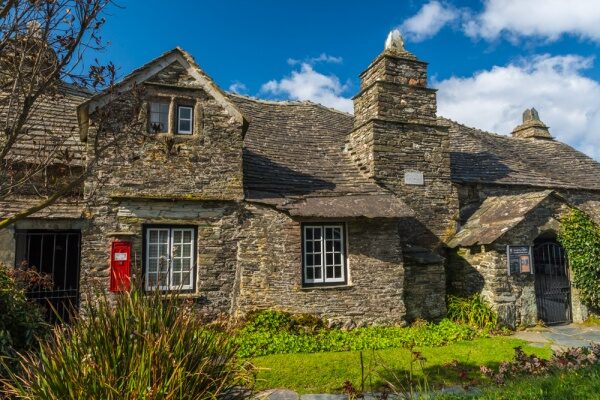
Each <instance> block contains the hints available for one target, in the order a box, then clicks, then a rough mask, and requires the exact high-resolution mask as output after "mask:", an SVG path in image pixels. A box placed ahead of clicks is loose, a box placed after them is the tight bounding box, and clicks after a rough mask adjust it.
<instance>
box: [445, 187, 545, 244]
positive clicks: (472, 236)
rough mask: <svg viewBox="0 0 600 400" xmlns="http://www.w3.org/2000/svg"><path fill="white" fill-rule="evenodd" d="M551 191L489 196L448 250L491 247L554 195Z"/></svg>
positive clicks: (453, 239)
mask: <svg viewBox="0 0 600 400" xmlns="http://www.w3.org/2000/svg"><path fill="white" fill-rule="evenodd" d="M553 193H554V192H553V191H552V190H544V191H540V192H532V193H525V194H518V195H508V196H492V197H488V198H487V199H485V200H484V202H483V203H482V204H481V206H480V207H479V208H478V209H477V211H475V213H474V214H473V215H472V216H471V218H469V219H468V221H467V222H466V224H465V225H464V226H463V227H462V229H461V230H460V232H458V233H457V234H456V235H455V236H454V237H453V238H452V240H450V242H449V243H448V246H449V247H458V246H464V247H468V246H474V245H483V244H490V243H493V242H495V241H496V240H498V239H499V238H500V237H501V236H502V235H504V234H505V233H506V232H508V231H509V230H511V229H512V228H514V227H515V226H517V224H518V223H520V222H521V221H523V219H524V218H525V216H526V215H527V214H528V213H529V212H530V211H531V210H533V209H534V208H536V207H537V206H538V205H539V204H540V203H541V202H543V201H544V200H545V199H547V198H548V197H549V196H551V195H553Z"/></svg>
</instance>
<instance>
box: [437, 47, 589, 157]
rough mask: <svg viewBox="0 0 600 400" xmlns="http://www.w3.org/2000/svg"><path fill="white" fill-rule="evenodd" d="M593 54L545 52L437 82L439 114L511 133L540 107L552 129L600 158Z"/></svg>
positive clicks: (544, 119)
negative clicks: (589, 72) (587, 71)
mask: <svg viewBox="0 0 600 400" xmlns="http://www.w3.org/2000/svg"><path fill="white" fill-rule="evenodd" d="M592 64H593V59H592V58H586V57H581V56H577V55H566V56H550V55H541V56H535V57H532V58H529V59H522V60H520V61H518V62H515V63H511V64H509V65H506V66H495V67H493V68H491V69H490V70H484V71H479V72H477V73H475V74H474V75H473V76H471V77H452V78H449V79H446V80H442V81H438V82H434V86H436V87H437V88H438V89H439V91H438V114H439V115H442V116H445V117H449V118H451V119H454V120H457V121H459V122H461V123H464V124H466V125H470V126H474V127H477V128H481V129H484V130H489V131H493V132H498V133H503V134H510V132H511V131H512V129H513V128H514V127H515V126H517V125H518V124H519V123H520V122H521V115H522V112H523V110H525V109H526V108H530V107H535V108H536V109H537V110H538V111H539V113H540V118H541V119H542V121H544V122H545V123H546V125H548V126H549V127H550V133H551V134H552V135H553V136H554V137H556V138H557V139H558V140H560V141H563V142H566V143H568V144H570V145H572V146H574V147H576V148H578V149H579V150H581V151H583V152H585V153H586V154H588V155H590V156H592V157H594V158H595V159H597V160H600V146H598V143H599V142H600V109H599V105H600V83H599V82H597V81H595V80H593V79H590V78H588V77H585V76H584V75H582V71H583V70H585V69H587V68H591V67H592Z"/></svg>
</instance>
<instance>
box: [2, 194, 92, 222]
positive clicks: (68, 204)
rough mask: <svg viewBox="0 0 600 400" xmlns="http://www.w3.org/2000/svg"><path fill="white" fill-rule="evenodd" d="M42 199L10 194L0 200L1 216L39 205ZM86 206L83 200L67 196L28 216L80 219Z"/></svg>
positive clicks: (7, 215) (11, 214) (5, 216)
mask: <svg viewBox="0 0 600 400" xmlns="http://www.w3.org/2000/svg"><path fill="white" fill-rule="evenodd" d="M42 200H43V199H41V198H39V197H33V196H28V197H24V196H19V197H16V196H15V197H10V196H9V197H8V198H5V199H3V200H0V218H7V217H10V216H13V215H15V214H17V213H18V212H21V211H24V210H27V209H28V208H30V207H34V206H37V205H38V204H39V203H40V202H41V201H42ZM84 207H85V204H84V202H83V201H82V200H80V199H74V198H67V197H65V198H62V199H60V200H58V201H57V202H56V203H54V204H52V205H50V206H48V207H46V208H44V209H42V210H40V211H38V212H36V213H34V214H32V215H31V216H29V217H28V218H56V219H78V218H81V217H82V215H83V211H84Z"/></svg>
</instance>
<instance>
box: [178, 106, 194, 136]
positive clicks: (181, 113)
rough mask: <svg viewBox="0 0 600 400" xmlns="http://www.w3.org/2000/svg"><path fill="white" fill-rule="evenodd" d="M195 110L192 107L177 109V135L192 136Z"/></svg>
mask: <svg viewBox="0 0 600 400" xmlns="http://www.w3.org/2000/svg"><path fill="white" fill-rule="evenodd" d="M192 110H193V108H192V107H190V106H179V107H177V133H180V134H183V135H191V134H192V119H193V118H192V117H193V111H192Z"/></svg>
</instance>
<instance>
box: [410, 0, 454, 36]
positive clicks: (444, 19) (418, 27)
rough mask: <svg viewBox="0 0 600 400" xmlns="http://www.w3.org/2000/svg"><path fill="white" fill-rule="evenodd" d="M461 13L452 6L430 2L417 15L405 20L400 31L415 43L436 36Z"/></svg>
mask: <svg viewBox="0 0 600 400" xmlns="http://www.w3.org/2000/svg"><path fill="white" fill-rule="evenodd" d="M459 16H460V13H459V12H458V10H457V9H456V8H454V7H452V6H451V5H446V4H442V3H440V2H439V1H435V0H433V1H430V2H429V3H427V4H425V5H424V6H423V7H421V9H420V10H419V12H418V13H417V14H415V15H414V16H412V17H410V18H408V19H407V20H405V21H404V22H403V23H402V25H401V26H400V31H401V32H402V33H403V34H405V35H406V36H407V38H409V39H411V40H412V41H414V42H421V41H423V40H425V39H429V38H430V37H433V36H435V35H436V34H437V33H438V32H439V31H440V30H441V29H442V28H443V27H444V26H446V25H447V24H449V23H450V22H452V21H455V20H457V19H458V18H459Z"/></svg>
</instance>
